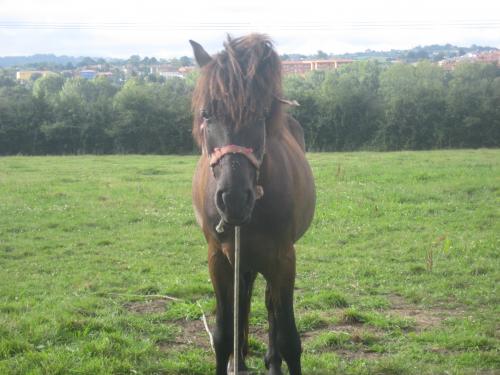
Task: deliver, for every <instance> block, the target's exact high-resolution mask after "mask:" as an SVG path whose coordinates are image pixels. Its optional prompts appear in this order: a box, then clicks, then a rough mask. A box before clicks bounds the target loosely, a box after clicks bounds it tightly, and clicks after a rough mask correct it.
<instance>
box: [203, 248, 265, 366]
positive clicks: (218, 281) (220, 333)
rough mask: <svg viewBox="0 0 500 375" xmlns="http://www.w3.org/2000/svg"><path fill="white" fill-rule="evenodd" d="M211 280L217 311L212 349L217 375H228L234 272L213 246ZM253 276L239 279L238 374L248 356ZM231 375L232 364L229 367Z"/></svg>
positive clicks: (220, 252) (247, 275)
mask: <svg viewBox="0 0 500 375" xmlns="http://www.w3.org/2000/svg"><path fill="white" fill-rule="evenodd" d="M208 265H209V271H210V278H211V280H212V285H213V287H214V290H215V295H216V300H217V307H216V322H215V330H214V335H213V338H214V347H215V356H216V367H217V371H216V373H217V374H227V370H228V362H229V358H230V357H231V354H232V352H233V303H234V298H233V293H234V291H233V288H234V268H233V266H232V265H231V264H230V263H229V261H228V259H227V257H226V255H225V254H224V253H223V252H222V251H220V250H219V249H217V248H216V247H215V246H214V247H213V248H211V247H210V246H209V259H208ZM256 276H257V274H256V272H250V271H249V272H246V273H245V274H243V275H241V276H240V306H239V330H238V331H239V348H240V352H239V353H238V355H239V358H238V363H239V366H238V367H239V369H238V371H245V370H247V367H246V365H245V356H246V354H247V353H248V318H249V312H250V302H251V298H252V290H253V284H254V281H255V277H256ZM229 369H230V371H233V368H232V363H230V366H229Z"/></svg>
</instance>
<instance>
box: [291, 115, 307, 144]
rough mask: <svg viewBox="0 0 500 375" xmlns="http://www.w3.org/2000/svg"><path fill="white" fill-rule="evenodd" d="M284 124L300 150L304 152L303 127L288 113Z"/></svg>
mask: <svg viewBox="0 0 500 375" xmlns="http://www.w3.org/2000/svg"><path fill="white" fill-rule="evenodd" d="M286 125H287V127H288V130H289V131H290V133H291V134H292V136H293V138H295V140H296V141H297V143H298V144H299V146H300V148H301V149H302V151H304V152H306V141H305V139H304V129H303V128H302V125H300V122H298V121H297V120H296V119H295V118H294V117H292V116H290V115H288V116H286Z"/></svg>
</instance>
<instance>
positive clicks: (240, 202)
mask: <svg viewBox="0 0 500 375" xmlns="http://www.w3.org/2000/svg"><path fill="white" fill-rule="evenodd" d="M215 203H216V206H217V210H218V211H219V213H220V215H221V216H222V219H223V220H224V221H225V222H226V223H228V224H231V225H242V224H245V223H246V222H247V221H249V220H250V217H251V216H252V211H253V207H254V204H255V193H254V192H253V191H252V190H251V189H241V190H240V189H238V190H236V189H234V190H223V189H220V190H218V191H217V193H216V198H215Z"/></svg>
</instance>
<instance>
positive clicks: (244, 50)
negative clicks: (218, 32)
mask: <svg viewBox="0 0 500 375" xmlns="http://www.w3.org/2000/svg"><path fill="white" fill-rule="evenodd" d="M281 92H282V86H281V61H280V59H279V56H278V54H277V53H276V51H275V50H274V49H273V44H272V42H271V40H270V38H269V37H268V36H266V35H262V34H250V35H248V36H244V37H241V38H234V39H233V38H231V37H230V36H228V38H227V41H226V42H225V43H224V50H223V51H221V52H219V53H218V54H217V55H215V56H213V58H212V60H211V61H210V62H209V63H208V64H207V65H205V66H204V67H203V68H202V74H201V76H200V78H199V79H198V83H197V85H196V88H195V90H194V93H193V111H194V114H195V123H194V127H193V135H194V137H195V139H196V140H197V141H198V143H200V142H199V141H200V134H199V124H200V117H199V111H200V110H201V109H204V110H206V111H207V113H208V114H209V115H210V116H211V117H214V118H215V119H217V120H218V121H221V122H223V123H224V124H226V126H232V127H239V126H244V125H246V124H248V123H249V122H250V121H251V119H254V118H263V117H265V118H269V117H271V116H272V112H273V111H274V110H275V109H276V107H277V106H276V104H275V102H276V98H281V96H282V94H281Z"/></svg>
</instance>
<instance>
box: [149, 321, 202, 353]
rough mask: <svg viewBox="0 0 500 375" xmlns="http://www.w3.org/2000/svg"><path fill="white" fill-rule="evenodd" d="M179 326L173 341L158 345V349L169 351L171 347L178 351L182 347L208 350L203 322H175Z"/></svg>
mask: <svg viewBox="0 0 500 375" xmlns="http://www.w3.org/2000/svg"><path fill="white" fill-rule="evenodd" d="M176 323H177V325H179V326H180V327H179V334H178V335H177V337H176V338H175V340H174V341H169V342H166V343H160V345H159V346H160V349H162V350H170V349H172V348H173V347H175V348H176V349H180V348H183V347H188V346H194V347H197V348H203V349H206V350H211V349H210V338H209V336H208V333H207V331H206V330H205V326H204V325H203V321H202V320H201V319H197V320H179V321H177V322H176Z"/></svg>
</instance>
